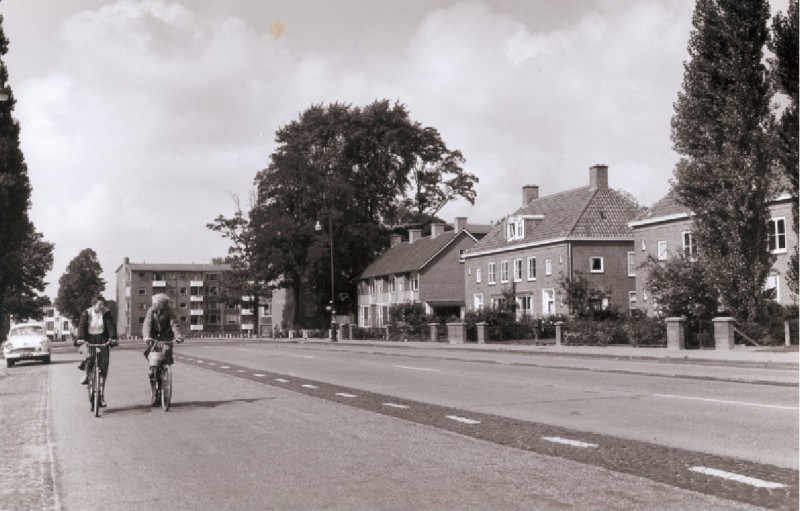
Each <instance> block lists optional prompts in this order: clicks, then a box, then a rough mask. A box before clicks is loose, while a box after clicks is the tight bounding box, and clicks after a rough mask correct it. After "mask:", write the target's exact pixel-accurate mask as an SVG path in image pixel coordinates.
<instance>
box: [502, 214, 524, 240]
mask: <svg viewBox="0 0 800 511" xmlns="http://www.w3.org/2000/svg"><path fill="white" fill-rule="evenodd" d="M521 239H525V219H524V218H519V217H510V218H509V219H508V220H506V240H507V241H514V240H521Z"/></svg>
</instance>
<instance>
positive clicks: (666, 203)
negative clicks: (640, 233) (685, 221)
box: [631, 190, 691, 227]
mask: <svg viewBox="0 0 800 511" xmlns="http://www.w3.org/2000/svg"><path fill="white" fill-rule="evenodd" d="M690 215H691V211H690V210H689V208H687V207H686V206H683V205H681V204H679V203H678V194H677V193H675V191H674V190H670V191H669V193H667V194H666V195H665V196H664V197H662V198H661V199H659V200H657V201H656V202H655V203H654V204H653V205H652V206H650V207H649V208H647V209H646V210H645V211H644V212H643V213H642V214H641V215H639V216H638V217H637V218H636V220H634V221H633V222H631V226H632V227H636V226H639V225H647V224H652V223H656V222H665V221H669V220H676V219H680V218H688V217H689V216H690Z"/></svg>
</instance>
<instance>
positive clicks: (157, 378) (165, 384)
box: [147, 339, 179, 412]
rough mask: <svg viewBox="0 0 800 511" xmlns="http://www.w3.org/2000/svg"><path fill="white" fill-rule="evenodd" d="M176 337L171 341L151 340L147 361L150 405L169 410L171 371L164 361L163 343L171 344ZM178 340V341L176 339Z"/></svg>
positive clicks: (170, 401)
mask: <svg viewBox="0 0 800 511" xmlns="http://www.w3.org/2000/svg"><path fill="white" fill-rule="evenodd" d="M176 341H177V339H173V340H171V341H157V340H153V341H152V343H153V345H152V347H151V349H150V354H149V355H148V357H147V358H148V361H149V362H150V406H158V403H159V402H161V407H162V408H163V409H164V411H165V412H167V411H169V407H170V404H171V403H172V371H171V370H170V367H169V364H165V363H164V352H165V351H166V350H165V348H164V345H170V346H171V345H172V343H174V342H176ZM178 342H179V341H178Z"/></svg>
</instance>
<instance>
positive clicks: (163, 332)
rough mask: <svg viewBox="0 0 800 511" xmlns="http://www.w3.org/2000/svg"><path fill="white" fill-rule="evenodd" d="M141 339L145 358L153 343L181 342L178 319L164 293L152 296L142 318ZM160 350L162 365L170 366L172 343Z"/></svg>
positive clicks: (171, 361)
mask: <svg viewBox="0 0 800 511" xmlns="http://www.w3.org/2000/svg"><path fill="white" fill-rule="evenodd" d="M142 337H144V338H145V339H146V340H147V348H146V349H145V350H144V357H145V358H147V357H148V356H149V355H150V350H151V348H152V347H153V344H154V342H155V341H172V340H177V341H178V342H182V341H183V339H182V337H181V330H180V325H179V324H178V319H177V318H176V317H175V312H174V311H173V310H172V306H171V304H170V300H169V297H168V296H167V295H165V294H164V293H158V294H155V295H153V305H152V306H151V307H150V308H149V309H147V314H145V316H144V324H143V325H142ZM162 349H163V350H164V351H163V353H164V361H163V363H164V364H172V363H173V358H172V343H169V344H164V345H163V348H162ZM149 376H150V374H149V373H148V377H149Z"/></svg>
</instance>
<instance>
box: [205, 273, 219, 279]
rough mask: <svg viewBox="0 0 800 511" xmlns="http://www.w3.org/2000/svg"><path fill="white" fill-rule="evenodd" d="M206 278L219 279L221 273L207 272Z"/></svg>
mask: <svg viewBox="0 0 800 511" xmlns="http://www.w3.org/2000/svg"><path fill="white" fill-rule="evenodd" d="M206 278H208V280H217V279H218V278H219V274H218V273H207V274H206Z"/></svg>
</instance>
